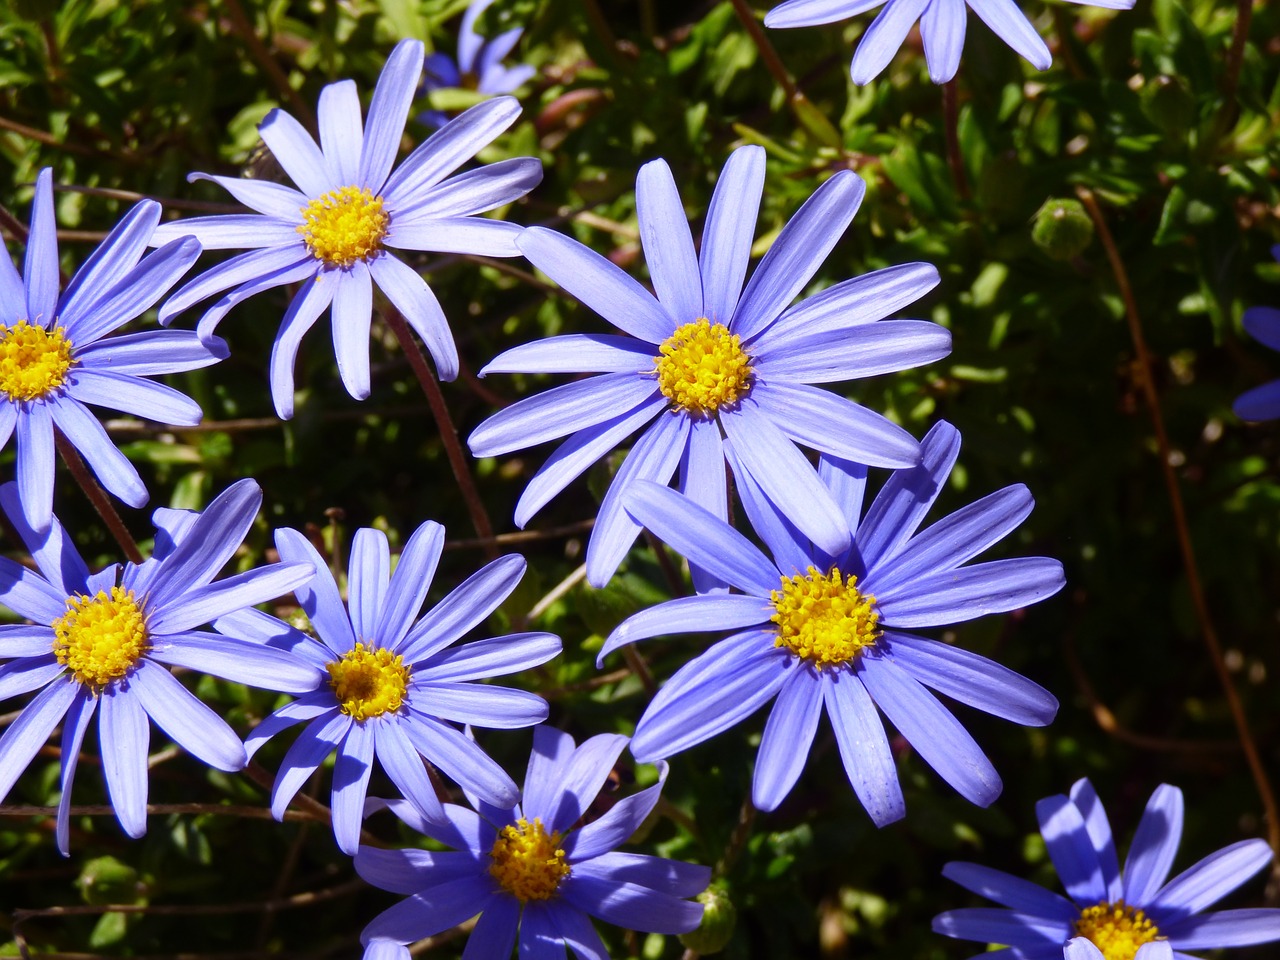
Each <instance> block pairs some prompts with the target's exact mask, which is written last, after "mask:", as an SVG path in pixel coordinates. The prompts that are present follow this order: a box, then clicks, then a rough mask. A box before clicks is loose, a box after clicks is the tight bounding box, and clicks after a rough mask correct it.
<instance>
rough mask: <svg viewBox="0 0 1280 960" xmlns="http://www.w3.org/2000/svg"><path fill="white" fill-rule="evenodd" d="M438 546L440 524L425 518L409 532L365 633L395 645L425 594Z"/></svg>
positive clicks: (440, 544)
mask: <svg viewBox="0 0 1280 960" xmlns="http://www.w3.org/2000/svg"><path fill="white" fill-rule="evenodd" d="M442 550H444V527H442V526H440V524H438V523H436V522H435V521H433V520H428V521H426V522H425V523H423V524H422V525H421V526H419V527H418V529H416V530H415V531H413V536H411V537H410V538H409V542H408V543H406V544H405V545H404V549H403V550H402V551H401V552H400V559H399V561H398V562H397V563H396V570H395V573H393V574H392V575H391V581H390V584H389V585H388V587H387V590H386V592H385V594H384V595H383V597H382V598H381V600H380V601H379V606H380V608H381V614H380V615H379V616H378V620H377V622H376V623H375V624H374V627H373V631H372V632H371V633H369V634H367V636H370V637H377V638H378V642H379V643H380V644H381V645H382V646H384V647H386V648H387V649H395V648H397V647H399V645H400V641H401V640H403V639H404V637H405V634H407V633H408V632H409V627H410V626H412V624H413V618H414V617H416V616H417V615H418V611H419V610H421V609H422V603H423V601H424V600H426V598H427V590H428V589H429V588H430V586H431V580H432V578H434V577H435V574H436V564H438V563H439V562H440V553H441V551H442ZM352 619H353V620H354V619H355V618H354V616H353V618H352Z"/></svg>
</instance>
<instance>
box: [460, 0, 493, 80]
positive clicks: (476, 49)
mask: <svg viewBox="0 0 1280 960" xmlns="http://www.w3.org/2000/svg"><path fill="white" fill-rule="evenodd" d="M492 3H493V0H472V2H471V3H470V4H468V6H467V9H466V12H464V13H463V14H462V22H461V23H460V24H459V25H458V66H459V67H460V68H461V69H462V70H465V71H468V72H471V71H473V70H474V69H475V63H476V57H478V56H479V55H480V51H481V50H482V49H483V47H484V37H482V36H480V34H479V33H477V32H476V21H477V20H479V19H480V14H482V13H484V12H485V10H487V9H488V8H489V6H490V5H491V4H492Z"/></svg>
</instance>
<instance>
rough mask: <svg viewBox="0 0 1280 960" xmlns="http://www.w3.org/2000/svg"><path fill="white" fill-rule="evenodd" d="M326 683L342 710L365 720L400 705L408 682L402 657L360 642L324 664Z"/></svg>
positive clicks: (396, 708)
mask: <svg viewBox="0 0 1280 960" xmlns="http://www.w3.org/2000/svg"><path fill="white" fill-rule="evenodd" d="M326 667H327V669H328V671H329V686H331V687H333V692H334V693H335V694H337V696H338V703H339V704H340V705H341V708H342V712H343V713H345V714H346V715H347V716H349V717H351V718H352V719H355V720H368V719H369V718H370V717H380V716H382V715H383V714H384V713H389V712H391V711H394V710H399V709H400V704H402V703H404V694H405V690H406V689H408V686H409V668H408V667H406V666H405V665H404V657H398V656H395V655H394V654H392V653H391V651H390V650H382V649H377V650H375V649H372V648H370V647H366V646H365V645H364V644H363V643H357V644H356V645H355V647H354V648H352V649H351V650H348V651H347V652H346V653H344V654H343V655H342V659H341V660H334V661H333V662H332V663H329V664H326Z"/></svg>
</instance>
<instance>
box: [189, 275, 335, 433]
mask: <svg viewBox="0 0 1280 960" xmlns="http://www.w3.org/2000/svg"><path fill="white" fill-rule="evenodd" d="M345 279H346V277H344V276H343V275H342V273H341V271H336V270H330V271H325V273H324V274H315V275H314V276H312V277H310V278H309V279H308V280H307V282H306V283H304V284H303V285H302V289H301V290H300V291H298V294H297V295H296V296H295V297H294V298H293V300H292V301H290V303H289V309H288V310H286V311H285V314H284V319H283V320H282V321H281V323H280V332H279V333H278V334H276V339H275V342H274V343H273V344H272V345H271V363H270V368H271V400H272V402H273V403H274V404H275V408H276V415H277V416H278V417H279V418H280V419H281V420H288V419H290V418H291V417H292V416H293V363H294V359H295V358H296V357H297V355H298V346H299V345H300V344H301V343H302V338H303V337H304V336H306V333H307V331H308V330H310V329H311V327H312V326H313V325H314V324H315V322H316V321H317V320H318V319H320V314H322V313H324V311H325V310H326V309H328V307H329V304H330V303H331V302H332V300H333V295H334V293H335V292H336V291H335V289H334V288H335V287H337V286H338V285H339V284H341V283H342V282H343V281H344V280H345ZM206 316H207V315H206ZM201 323H203V321H201Z"/></svg>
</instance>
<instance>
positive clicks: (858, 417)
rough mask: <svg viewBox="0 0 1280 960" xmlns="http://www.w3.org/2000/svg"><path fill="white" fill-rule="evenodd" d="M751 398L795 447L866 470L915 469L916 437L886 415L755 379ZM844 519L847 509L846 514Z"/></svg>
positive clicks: (822, 393) (799, 386) (798, 386)
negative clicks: (868, 467)
mask: <svg viewBox="0 0 1280 960" xmlns="http://www.w3.org/2000/svg"><path fill="white" fill-rule="evenodd" d="M751 399H752V400H754V401H755V402H756V403H757V404H759V407H760V410H761V411H762V412H763V413H764V415H765V416H766V417H768V418H769V420H770V421H771V422H772V423H773V424H774V426H776V427H777V428H778V429H779V430H781V431H782V432H783V433H785V434H786V435H787V436H789V437H791V438H792V439H793V440H795V441H796V442H797V443H802V444H804V445H805V446H806V447H811V448H812V449H814V450H817V451H819V452H820V453H826V454H831V455H833V456H836V457H841V458H843V459H845V460H852V461H855V462H857V463H862V464H865V465H866V466H870V467H914V466H915V465H916V464H917V463H919V462H920V444H919V443H918V442H917V441H916V438H915V437H913V436H911V434H909V433H908V432H907V431H906V430H904V429H902V427H900V426H898V425H897V424H896V423H894V422H893V421H892V420H890V419H888V418H887V417H885V416H883V415H881V414H879V413H875V412H874V411H872V410H868V409H867V408H866V407H864V406H862V405H861V404H858V403H854V402H853V401H852V400H846V399H845V398H844V397H841V396H837V395H836V394H834V393H831V392H830V391H827V390H821V389H818V388H817V387H811V386H808V385H807V384H803V383H786V382H780V383H769V382H766V381H758V382H757V383H756V384H755V386H754V388H753V389H752V391H751ZM844 513H845V516H846V518H847V515H848V511H844Z"/></svg>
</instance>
